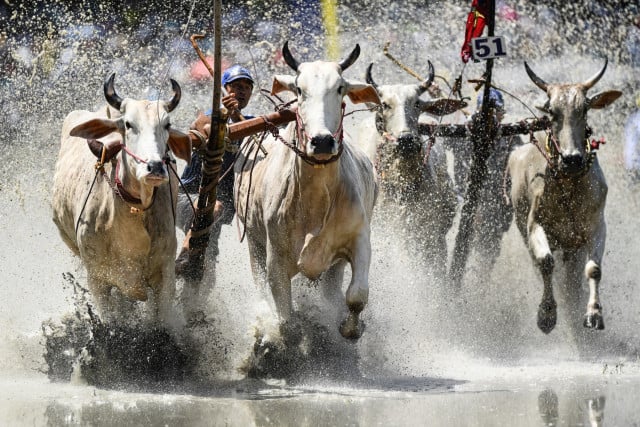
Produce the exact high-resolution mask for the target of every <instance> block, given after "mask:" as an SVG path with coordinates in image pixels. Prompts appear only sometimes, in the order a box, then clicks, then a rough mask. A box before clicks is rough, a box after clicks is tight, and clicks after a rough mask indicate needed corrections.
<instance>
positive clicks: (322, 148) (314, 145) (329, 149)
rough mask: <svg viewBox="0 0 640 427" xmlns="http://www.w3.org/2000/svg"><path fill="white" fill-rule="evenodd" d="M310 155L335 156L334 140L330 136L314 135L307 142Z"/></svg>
mask: <svg viewBox="0 0 640 427" xmlns="http://www.w3.org/2000/svg"><path fill="white" fill-rule="evenodd" d="M309 143H310V144H311V151H312V153H310V154H312V155H314V156H315V155H319V154H328V155H335V154H337V152H338V149H337V143H336V139H335V138H334V137H333V136H332V135H316V136H314V137H313V138H311V140H310V141H309Z"/></svg>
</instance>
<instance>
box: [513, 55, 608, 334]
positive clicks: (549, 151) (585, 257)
mask: <svg viewBox="0 0 640 427" xmlns="http://www.w3.org/2000/svg"><path fill="white" fill-rule="evenodd" d="M525 68H526V71H527V74H528V75H529V77H530V78H531V80H533V82H534V83H535V84H536V85H537V86H538V87H539V88H540V89H542V90H544V91H545V93H546V94H547V97H548V99H547V102H546V104H545V105H544V107H540V108H541V109H542V110H543V111H544V112H545V113H547V114H549V115H550V117H551V129H549V130H548V131H547V133H546V134H545V133H544V132H542V133H538V134H536V139H537V141H540V144H538V146H536V145H534V144H527V145H523V146H521V147H519V148H518V149H516V150H514V151H513V152H512V153H511V156H510V158H509V164H508V173H509V177H510V180H511V185H512V187H511V201H512V203H513V206H514V209H515V219H516V224H517V225H518V228H519V230H520V233H521V234H522V236H523V237H524V240H525V243H526V244H527V246H528V248H529V251H530V254H531V257H532V258H533V261H534V263H535V264H536V266H537V267H538V268H539V269H540V272H541V274H542V280H543V283H544V290H543V293H542V302H541V303H540V306H539V309H538V327H539V328H540V330H542V331H543V332H545V333H549V332H551V330H552V329H553V328H554V327H555V325H556V320H557V310H556V307H557V304H556V301H555V299H554V296H553V288H552V274H553V270H554V266H555V259H554V254H555V253H556V251H562V253H563V259H564V263H565V267H566V270H567V277H566V279H565V280H564V283H562V288H561V289H562V290H563V291H564V292H565V293H566V295H567V298H566V299H567V302H568V303H569V304H570V305H571V306H572V307H571V311H572V312H574V311H576V310H578V309H579V308H578V307H579V301H580V289H581V283H582V280H581V270H582V271H584V275H585V276H586V278H587V280H588V282H589V300H588V303H587V312H586V314H585V317H584V326H585V327H587V328H595V329H604V321H603V317H602V306H601V304H600V296H599V284H600V279H601V277H602V270H601V263H602V255H603V253H604V245H605V238H606V225H605V220H604V207H605V202H606V198H607V183H606V181H605V178H604V174H603V173H602V169H601V168H600V164H599V163H598V159H597V157H596V156H595V152H594V151H592V149H593V147H592V146H591V143H590V141H589V134H588V132H589V130H588V126H587V111H588V110H589V109H600V108H604V107H606V106H608V105H609V104H611V103H612V102H614V101H615V100H616V99H617V98H618V97H619V96H620V95H621V92H618V91H606V92H602V93H599V94H596V95H594V96H592V97H588V96H587V91H588V90H589V89H590V88H591V87H593V85H595V84H596V83H597V82H598V80H600V78H601V77H602V75H603V74H604V72H605V70H606V68H607V64H606V62H605V64H604V67H602V69H601V70H600V71H599V72H598V73H597V74H596V75H595V76H594V77H592V78H591V79H589V80H588V81H586V82H585V83H578V84H547V83H546V82H545V81H544V80H542V79H541V78H539V77H538V76H537V75H536V74H535V73H534V72H533V71H532V70H531V69H530V68H529V66H528V65H527V63H526V62H525ZM545 142H546V143H545ZM542 143H544V145H545V146H546V153H545V149H544V148H543V147H542ZM542 153H545V154H542ZM572 314H573V313H572Z"/></svg>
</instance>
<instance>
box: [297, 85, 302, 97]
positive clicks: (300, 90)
mask: <svg viewBox="0 0 640 427" xmlns="http://www.w3.org/2000/svg"><path fill="white" fill-rule="evenodd" d="M296 92H297V93H298V96H300V95H302V89H300V88H299V87H296Z"/></svg>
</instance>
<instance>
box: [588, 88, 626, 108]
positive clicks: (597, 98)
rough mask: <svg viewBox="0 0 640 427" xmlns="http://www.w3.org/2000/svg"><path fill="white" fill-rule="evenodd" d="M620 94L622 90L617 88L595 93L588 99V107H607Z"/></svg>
mask: <svg viewBox="0 0 640 427" xmlns="http://www.w3.org/2000/svg"><path fill="white" fill-rule="evenodd" d="M621 96H622V92H620V91H619V90H608V91H606V92H600V93H597V94H595V95H593V96H592V97H591V98H590V99H589V108H595V109H600V108H604V107H608V106H609V105H611V104H613V103H614V101H615V100H616V99H618V98H620V97H621Z"/></svg>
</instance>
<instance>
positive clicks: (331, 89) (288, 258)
mask: <svg viewBox="0 0 640 427" xmlns="http://www.w3.org/2000/svg"><path fill="white" fill-rule="evenodd" d="M359 53H360V48H359V47H358V46H356V48H355V49H354V50H353V52H351V54H350V55H349V57H348V58H347V59H346V60H344V61H342V62H340V63H336V62H322V61H316V62H305V63H302V64H299V63H298V62H297V61H296V60H295V59H294V58H293V56H292V55H291V53H290V52H289V49H288V45H287V43H285V45H284V48H283V54H284V58H285V60H286V62H287V64H288V65H289V66H290V67H291V68H293V69H294V70H295V71H296V76H286V75H279V76H275V78H274V82H273V87H272V93H274V94H275V93H278V92H281V91H285V90H286V91H291V92H293V93H294V94H296V95H297V97H298V118H297V121H296V122H294V123H291V124H289V126H288V127H286V128H285V129H284V130H281V131H280V133H279V136H278V137H277V138H275V137H274V136H273V135H271V136H270V137H269V138H268V139H267V140H266V141H265V143H264V145H265V147H266V151H267V153H269V154H268V155H267V156H266V157H263V155H262V154H261V152H260V150H258V149H257V148H255V147H248V148H245V149H243V151H242V152H241V155H240V157H239V159H238V161H237V162H236V169H235V172H236V182H235V192H236V206H237V212H238V217H239V218H241V219H242V220H243V221H244V224H245V227H246V233H247V241H248V245H249V254H250V257H251V265H252V269H253V275H254V279H255V281H256V283H262V282H266V284H267V285H268V288H269V289H270V290H271V294H272V296H273V300H274V302H275V306H276V310H277V314H278V316H279V318H280V319H281V320H283V321H286V320H288V319H289V318H290V315H291V307H292V301H291V279H292V278H293V277H294V276H295V275H296V274H298V273H302V274H304V275H305V276H306V277H308V278H311V279H317V278H319V277H320V275H321V274H322V273H325V274H323V275H322V281H323V283H322V287H323V290H324V292H325V295H326V296H328V297H330V298H331V299H332V301H334V302H337V300H338V299H342V301H344V296H343V295H342V289H341V287H342V279H343V270H344V267H345V264H346V263H347V262H349V263H350V264H351V271H352V277H351V284H350V285H349V288H348V290H347V293H346V303H347V306H348V308H349V315H348V316H347V318H346V319H345V320H344V322H343V323H342V325H341V327H340V332H341V334H342V335H343V336H344V337H349V338H357V337H359V336H360V334H361V332H362V331H361V326H360V323H359V314H360V312H361V311H362V310H363V309H364V307H365V305H366V303H367V300H368V295H369V277H368V276H369V265H370V261H371V244H370V240H369V236H370V222H371V215H372V212H373V206H374V203H375V199H376V194H377V185H376V180H375V176H374V174H373V166H372V164H371V162H370V161H369V159H368V158H367V156H366V155H365V154H364V152H362V151H361V150H359V149H357V148H356V147H354V146H353V145H352V144H351V143H350V142H349V141H348V140H347V138H346V137H344V138H343V132H342V119H343V105H342V104H343V98H344V97H345V96H348V97H349V98H350V99H351V101H352V102H354V103H359V102H379V100H378V96H377V95H376V92H375V90H374V89H373V88H372V87H371V86H370V85H366V84H363V83H356V82H351V81H349V80H347V79H346V78H344V77H343V76H342V72H343V71H344V70H346V69H347V67H349V66H350V65H351V64H352V63H353V62H354V61H355V60H356V59H357V57H358V55H359ZM285 143H286V144H287V145H285ZM292 147H294V148H292ZM294 150H295V151H294ZM327 270H328V271H327Z"/></svg>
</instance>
